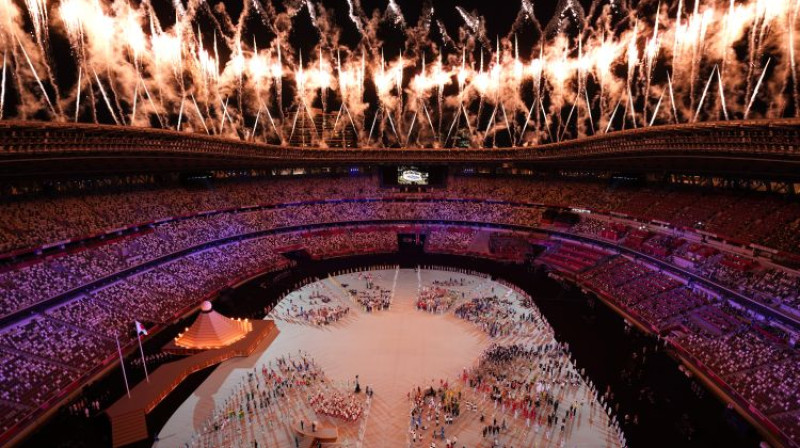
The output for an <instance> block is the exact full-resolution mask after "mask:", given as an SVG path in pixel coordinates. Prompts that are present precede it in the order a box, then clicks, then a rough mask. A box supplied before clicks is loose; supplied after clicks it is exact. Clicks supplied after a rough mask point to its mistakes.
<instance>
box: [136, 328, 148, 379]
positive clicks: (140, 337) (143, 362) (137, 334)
mask: <svg viewBox="0 0 800 448" xmlns="http://www.w3.org/2000/svg"><path fill="white" fill-rule="evenodd" d="M136 340H138V341H139V352H140V353H141V354H142V367H144V377H145V379H146V380H147V382H148V383H149V382H150V376H149V375H148V374H147V363H146V362H145V360H144V348H142V335H141V334H139V330H138V329H137V330H136Z"/></svg>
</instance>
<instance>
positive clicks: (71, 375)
mask: <svg viewBox="0 0 800 448" xmlns="http://www.w3.org/2000/svg"><path fill="white" fill-rule="evenodd" d="M261 187H264V188H261ZM267 187H268V188H267ZM625 193H626V194H620V192H619V191H612V190H610V189H608V188H605V187H604V186H602V185H600V184H595V183H582V182H571V181H552V182H542V181H531V180H520V179H505V180H503V181H502V182H498V181H493V180H488V179H474V178H455V179H452V182H451V183H450V184H449V185H448V187H447V190H446V192H445V194H444V196H446V197H451V198H477V199H481V198H492V199H498V200H505V201H515V202H526V198H536V199H535V200H527V201H528V202H536V203H543V204H570V205H576V204H579V205H583V206H585V207H587V208H592V209H597V210H614V211H618V212H620V213H626V214H629V215H631V216H636V217H646V218H652V219H659V220H662V221H665V222H670V223H673V224H678V225H683V226H686V227H698V226H697V223H699V222H702V226H701V227H702V228H703V229H704V230H706V231H709V232H718V233H719V234H721V235H730V236H732V237H739V238H742V239H743V240H744V241H754V242H759V243H761V244H764V245H766V246H768V247H773V248H777V249H781V250H786V251H790V252H800V237H798V235H800V232H796V231H793V229H794V230H797V229H798V226H800V206H798V205H797V204H795V203H793V202H789V201H784V200H782V199H779V198H776V197H771V196H765V197H759V198H758V200H757V201H756V200H753V199H752V198H750V197H748V196H744V197H739V196H732V195H727V194H718V195H705V196H703V195H698V193H696V192H690V191H683V190H680V189H674V190H651V189H642V190H637V191H626V192H625ZM393 194H395V193H393V192H391V191H389V190H381V189H380V188H378V186H377V182H376V181H375V180H374V179H370V178H355V179H315V180H311V181H308V182H297V181H290V180H281V181H269V182H266V181H263V182H262V181H256V182H249V183H242V182H232V183H227V184H222V185H220V186H219V187H218V188H216V189H214V190H207V191H188V190H185V189H178V188H176V189H157V190H145V191H135V192H115V193H104V194H89V195H85V196H81V197H70V196H64V197H56V198H48V199H30V200H18V201H7V202H4V203H3V204H2V205H0V210H1V211H2V213H3V214H4V216H7V217H8V219H7V220H4V222H3V223H2V224H0V252H7V251H12V250H18V249H25V248H30V247H33V246H38V245H43V244H52V243H56V242H60V241H64V240H67V239H72V238H82V237H86V236H91V235H95V234H98V233H103V232H106V231H108V230H111V229H118V228H124V227H126V226H130V225H136V224H142V223H152V222H154V221H157V220H162V219H165V218H168V219H167V220H166V221H164V222H160V223H155V224H146V225H141V226H140V228H139V230H138V231H136V232H134V233H130V234H126V235H124V236H122V237H109V238H107V239H105V240H103V241H101V242H97V243H94V244H92V245H87V246H85V247H78V248H76V249H75V250H71V251H68V252H63V253H59V254H56V255H55V256H51V257H42V258H38V259H33V260H27V261H24V262H20V263H19V264H10V265H6V266H5V267H4V268H3V271H2V272H0V310H1V311H0V314H2V315H3V316H8V315H11V314H14V313H19V312H20V311H22V310H25V309H26V308H28V307H31V306H33V305H37V304H42V303H46V302H47V301H48V300H51V299H53V298H58V297H65V298H70V297H71V298H72V299H70V300H67V301H65V302H64V304H63V305H58V306H55V307H52V308H51V309H48V310H46V311H43V312H41V313H39V314H37V315H35V316H33V318H32V319H31V320H30V321H27V322H20V323H18V324H17V325H13V326H9V327H7V328H5V329H3V330H2V331H0V351H3V353H4V355H5V354H8V356H7V359H8V361H7V362H6V363H4V364H3V365H2V366H0V384H2V387H3V393H5V394H7V395H8V397H7V398H4V399H6V400H8V401H9V402H10V403H13V406H11V405H5V406H6V407H11V408H12V409H11V410H10V411H9V412H8V413H4V415H9V416H10V417H9V418H8V419H7V418H5V417H3V418H0V425H4V426H7V425H8V422H9V421H11V422H13V421H14V420H17V419H19V418H20V417H19V413H20V412H28V411H30V409H31V408H32V407H35V406H38V405H39V404H42V403H44V402H45V401H47V399H48V398H49V397H52V396H53V395H54V394H55V392H56V391H58V390H59V389H60V388H63V387H66V386H68V385H69V384H71V383H72V382H73V381H74V380H77V379H79V378H81V377H82V376H83V375H84V374H86V373H87V372H88V371H90V370H92V369H93V368H94V367H97V366H99V365H100V364H101V363H102V362H103V361H104V360H105V359H107V358H109V357H110V356H113V353H114V350H115V345H114V338H116V337H119V338H120V341H121V342H122V343H123V344H125V343H129V342H130V341H131V340H132V339H133V329H132V322H133V321H134V320H140V321H144V322H147V323H148V324H165V323H169V322H172V321H173V320H174V318H175V317H176V316H178V315H180V313H181V312H182V311H184V310H186V309H187V308H188V307H191V306H194V305H196V304H197V303H198V301H199V300H200V299H202V298H203V297H204V296H205V295H206V294H208V293H210V292H212V291H215V290H217V289H219V288H221V287H223V286H225V285H227V284H228V283H230V281H231V279H235V278H239V277H242V276H243V275H244V274H247V273H250V272H254V271H258V270H262V269H264V268H265V267H273V268H275V269H277V268H279V267H280V266H282V265H284V264H285V263H288V262H287V261H286V260H285V259H283V258H282V257H281V256H280V249H282V248H287V247H295V246H298V245H299V246H305V247H306V248H307V249H309V252H310V253H312V254H314V255H317V256H321V255H324V254H328V253H340V252H342V251H343V250H345V249H351V248H354V250H355V251H357V252H358V251H363V252H375V251H386V252H391V251H394V250H396V247H397V240H396V232H395V231H393V230H387V229H373V230H371V231H364V232H353V233H348V232H335V233H332V234H330V235H325V234H309V233H306V234H297V233H292V234H289V233H280V234H275V235H270V236H266V237H262V238H254V239H239V235H243V234H248V233H254V232H260V231H265V230H269V229H274V228H280V227H289V226H292V227H294V226H301V225H308V224H315V223H336V222H346V221H353V220H389V219H399V220H403V219H424V220H457V221H458V220H460V221H475V220H479V221H481V222H486V223H499V224H514V225H529V226H535V225H538V224H539V223H540V222H541V219H542V210H541V209H540V208H537V207H526V206H519V205H513V204H505V203H488V202H483V201H480V200H477V201H461V200H458V201H457V200H447V199H432V198H428V199H425V198H422V199H421V200H416V201H410V202H392V201H387V202H381V201H375V202H365V201H352V202H335V201H331V202H319V201H318V200H319V198H321V197H323V198H325V199H326V200H327V199H336V198H345V199H346V198H382V197H387V196H392V195H393ZM287 197H291V199H292V201H293V202H294V204H292V205H287V206H280V207H272V206H268V205H269V204H278V203H281V202H285V201H286V198H287ZM302 201H317V202H308V203H303V202H302ZM253 204H258V205H261V206H260V207H255V208H247V209H242V210H232V209H234V208H236V207H247V206H252V205H253ZM739 207H748V208H747V210H748V213H739V214H738V215H737V216H739V219H731V218H730V215H732V214H736V212H737V210H739ZM206 210H221V211H220V212H215V213H210V214H203V215H197V213H198V212H202V211H206ZM176 217H179V218H177V219H175V218H176ZM635 230H636V229H627V230H626V229H620V227H619V226H618V225H614V224H609V223H603V222H599V221H597V220H594V221H590V220H584V221H583V222H582V223H581V224H579V225H578V226H576V227H575V228H573V229H572V231H573V232H575V233H579V234H588V235H592V236H603V235H601V234H604V235H605V236H604V237H607V238H606V239H612V238H610V237H611V236H612V234H611V233H614V234H616V235H617V236H618V237H619V238H620V239H621V240H622V241H623V243H624V244H628V245H632V244H633V245H635V246H636V248H637V250H639V249H641V250H643V251H645V252H646V253H648V254H650V255H652V256H655V257H656V258H660V259H662V260H665V261H668V262H675V263H677V262H678V261H676V257H677V256H681V257H683V256H686V257H687V258H692V259H693V260H694V261H693V263H692V264H691V266H688V265H687V266H688V268H689V269H690V270H693V271H694V272H696V273H698V274H699V275H702V276H703V277H706V278H710V279H712V280H714V281H716V282H718V283H720V284H722V285H724V286H727V287H730V288H731V289H734V290H736V291H739V292H741V293H742V294H745V295H747V296H748V297H752V298H753V299H754V300H758V301H759V302H761V303H765V304H767V305H770V306H773V307H775V308H776V309H781V310H786V311H788V312H791V313H795V314H798V313H800V312H799V311H798V309H800V293H798V291H800V276H797V275H795V274H794V273H792V272H791V271H788V270H785V269H781V268H780V267H778V266H774V265H759V264H753V263H749V262H745V261H748V260H743V257H736V256H731V255H729V254H722V253H718V252H716V253H715V252H714V251H713V250H712V251H710V252H709V251H707V250H706V249H704V248H707V247H708V246H706V245H703V244H698V243H696V242H689V241H683V240H682V239H681V238H676V237H671V236H665V235H662V234H658V233H653V232H651V233H645V234H644V235H643V234H642V233H640V232H639V233H637V232H635ZM611 231H613V232H611ZM431 236H432V240H430V241H428V242H427V244H428V246H429V247H435V246H436V245H439V244H440V243H441V246H442V247H443V248H446V247H447V246H450V247H451V248H453V251H457V250H456V249H458V250H461V249H463V248H465V247H467V248H468V247H470V246H471V245H472V241H474V234H471V233H470V232H449V231H447V232H441V231H437V232H432V234H431ZM628 237H630V242H627V238H628ZM634 240H635V241H636V242H635V243H634V242H633V241H634ZM437 241H439V242H438V243H437ZM467 241H469V243H467ZM698 246H699V247H700V248H699V249H698ZM182 251H186V253H182ZM701 252H702V257H701V256H700V254H701ZM695 253H696V254H698V256H697V257H694V256H693V255H691V254H695ZM548 256H550V257H551V258H552V259H553V260H556V261H552V260H551V262H552V263H553V264H558V263H559V262H560V263H561V264H562V265H564V266H561V267H562V268H565V269H566V267H569V268H571V269H572V270H573V271H576V272H577V271H580V272H582V273H583V274H582V275H583V278H584V279H585V281H586V284H587V285H589V286H591V287H592V288H593V289H595V290H598V291H602V292H604V293H606V294H608V295H609V296H610V297H612V298H613V299H614V300H615V301H617V302H618V303H619V304H620V305H621V306H623V307H624V308H626V309H628V310H629V311H631V312H632V313H635V314H636V315H637V316H640V317H641V318H642V319H643V320H644V321H645V322H646V323H648V324H650V325H651V326H652V327H653V328H655V329H656V330H658V331H666V330H669V329H674V328H679V329H680V330H682V331H684V333H687V334H689V336H686V337H676V338H675V340H676V341H677V342H679V343H680V344H681V345H682V346H686V348H687V350H688V351H689V352H692V353H695V354H696V355H697V356H698V357H699V358H700V359H703V358H704V357H707V358H708V359H709V361H710V360H711V359H715V360H717V361H715V362H707V363H706V364H707V365H708V366H710V368H711V369H712V370H713V369H715V368H718V367H719V368H722V369H723V370H724V372H723V375H729V376H735V375H736V374H737V372H741V371H743V370H746V368H751V369H759V368H763V366H764V365H768V364H769V363H777V364H776V365H779V366H784V368H783V369H775V371H774V372H770V373H769V374H766V373H765V374H761V375H755V376H753V377H748V378H747V381H737V382H735V383H734V384H733V387H734V388H736V387H737V385H738V386H739V387H740V388H741V389H742V392H741V393H742V395H743V396H744V397H745V398H747V399H748V400H751V401H755V405H756V407H757V408H759V409H764V408H768V407H769V406H770V404H769V403H768V402H767V401H766V398H765V397H770V396H772V395H771V394H768V393H767V394H765V393H763V391H764V390H776V391H779V390H781V389H780V388H778V387H777V386H774V385H773V384H772V382H779V381H783V380H785V382H786V384H792V379H791V374H790V373H787V372H792V368H791V367H792V366H796V365H797V364H798V358H797V355H796V354H795V353H794V352H793V351H792V350H793V349H791V348H790V347H788V344H787V340H788V339H790V338H789V337H788V336H787V335H785V334H784V335H778V337H776V338H772V339H770V338H768V337H767V336H763V335H762V334H761V332H760V328H761V327H758V326H756V325H753V324H750V323H747V317H746V316H745V317H742V316H739V315H732V313H731V312H730V311H729V310H727V308H724V307H721V306H720V303H722V302H725V299H724V298H719V297H716V296H714V295H713V294H710V293H708V292H707V291H703V290H701V289H699V288H696V287H693V286H692V285H687V284H686V282H685V281H682V280H680V279H677V278H674V277H672V276H670V275H668V274H666V273H664V272H660V271H659V270H658V269H654V267H653V266H649V265H645V264H643V263H637V262H632V261H631V260H629V259H626V258H625V257H622V256H613V255H611V254H610V253H606V252H600V253H587V252H586V248H585V246H584V247H576V245H574V244H571V243H562V244H560V245H559V247H558V248H557V249H556V250H554V251H553V252H552V254H550V255H548ZM159 259H160V260H159ZM155 260H159V261H158V262H157V263H156V262H155ZM146 263H154V265H153V266H147V267H143V266H144V265H145V264H146ZM565 266H566V267H565ZM354 298H355V299H356V301H357V302H358V303H359V304H360V305H361V306H363V307H364V308H365V309H368V310H378V309H386V308H388V307H389V305H390V303H391V291H390V290H388V289H385V288H382V287H378V286H373V287H368V288H366V289H358V290H356V293H355V294H354ZM503 300H504V298H503V297H496V296H494V295H493V294H491V293H489V294H486V295H484V296H482V297H478V296H474V297H472V298H470V300H469V301H468V302H467V303H464V304H462V305H461V306H459V307H458V308H457V309H456V313H457V315H459V316H460V317H462V318H464V319H467V320H470V321H473V322H475V323H477V324H478V325H479V326H481V327H482V328H483V329H484V330H485V331H486V332H487V333H489V334H491V335H493V336H495V337H502V336H508V335H511V334H521V333H522V332H523V331H524V330H525V323H524V322H523V323H520V322H518V320H517V319H516V316H515V314H516V313H521V311H519V310H517V309H516V308H509V307H506V306H505V304H504V303H503ZM743 326H744V329H742V327H743ZM705 327H713V328H717V330H716V331H714V330H712V331H710V333H709V334H706V331H705V330H703V328H705ZM85 330H89V331H85ZM732 332H741V333H745V334H754V335H755V337H757V338H761V339H762V340H767V341H768V342H766V343H765V345H766V346H770V347H779V348H780V349H778V350H777V351H783V352H785V353H788V354H789V355H787V356H785V357H783V358H780V359H774V358H772V357H770V356H766V357H764V358H760V357H756V358H755V360H756V362H760V361H763V362H764V363H765V364H753V363H751V362H748V361H746V360H748V359H751V356H744V355H741V354H740V352H741V351H742V350H744V351H747V350H754V351H755V353H754V354H753V355H752V356H757V355H758V354H759V353H761V350H762V349H760V348H759V347H758V346H752V345H744V346H743V347H744V348H742V349H741V350H727V349H725V347H738V346H736V345H735V342H733V341H736V339H734V338H730V337H729V335H730V334H731V333H732ZM737 334H738V333H737ZM702 338H706V339H707V338H711V339H712V340H714V341H717V340H719V341H721V342H719V341H718V342H715V343H706V342H705V339H702ZM44 341H47V342H48V343H45V342H44ZM50 341H54V342H52V343H50ZM76 341H80V343H78V342H76ZM4 348H5V350H4ZM771 350H776V349H774V348H773V349H771ZM770 353H771V352H770ZM701 354H705V355H701ZM735 354H738V355H735ZM725 360H727V361H725ZM731 360H733V364H734V367H732V368H731V369H733V370H730V371H728V370H727V369H728V368H727V367H724V366H727V363H728V362H730V361H731ZM747 366H749V367H747ZM15 369H16V370H17V371H26V372H29V374H28V376H27V378H25V379H24V380H23V379H20V378H19V377H18V376H15V375H14V374H13V372H14V371H15ZM765 370H766V369H765ZM53 378H55V380H54V379H53ZM737 378H739V377H738V376H737ZM782 378H783V379H782ZM748 391H749V392H748ZM776 393H777V392H776ZM783 404H784V406H783V408H785V409H787V410H786V411H784V412H781V413H776V415H775V417H774V418H776V419H778V420H776V422H780V423H781V424H782V425H789V426H785V428H787V429H786V430H787V431H788V430H790V429H791V428H795V431H797V429H796V428H800V424H797V420H796V419H795V420H792V419H791V418H787V415H789V416H794V417H796V418H800V405H798V404H797V403H791V402H788V401H787V402H786V403H783ZM787 422H788V423H787ZM791 425H794V426H791ZM782 429H783V427H782Z"/></svg>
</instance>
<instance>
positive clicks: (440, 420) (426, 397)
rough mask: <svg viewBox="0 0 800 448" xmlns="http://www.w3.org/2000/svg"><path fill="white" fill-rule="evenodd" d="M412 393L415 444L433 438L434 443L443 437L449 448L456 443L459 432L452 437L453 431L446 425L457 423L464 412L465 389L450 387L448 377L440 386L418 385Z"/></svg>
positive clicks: (411, 431) (412, 427)
mask: <svg viewBox="0 0 800 448" xmlns="http://www.w3.org/2000/svg"><path fill="white" fill-rule="evenodd" d="M408 396H409V398H410V400H411V423H410V428H409V435H410V442H411V446H412V447H414V446H417V444H418V442H423V443H424V442H425V441H426V439H430V443H431V446H435V444H436V440H440V441H441V443H444V445H445V448H451V447H456V446H457V443H458V435H457V434H453V435H452V436H451V437H448V434H450V433H451V432H450V429H447V428H445V425H447V426H448V427H449V426H450V425H453V424H454V423H455V422H456V420H457V419H458V417H459V415H460V414H461V393H460V392H459V391H458V390H456V389H455V388H452V387H450V385H449V383H448V382H447V381H445V380H439V386H438V387H437V388H434V386H429V387H428V388H426V389H422V388H421V387H419V386H417V388H416V389H414V390H413V391H412V392H409V394H408ZM427 434H430V436H428V435H427Z"/></svg>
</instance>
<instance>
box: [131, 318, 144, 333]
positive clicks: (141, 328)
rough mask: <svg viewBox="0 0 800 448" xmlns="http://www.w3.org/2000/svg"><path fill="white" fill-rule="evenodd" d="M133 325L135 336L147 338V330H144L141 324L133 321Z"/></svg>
mask: <svg viewBox="0 0 800 448" xmlns="http://www.w3.org/2000/svg"><path fill="white" fill-rule="evenodd" d="M133 323H134V325H136V336H141V335H145V336H147V330H146V329H145V328H144V325H142V323H141V322H139V321H138V320H135V321H133Z"/></svg>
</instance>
